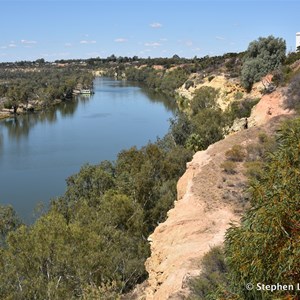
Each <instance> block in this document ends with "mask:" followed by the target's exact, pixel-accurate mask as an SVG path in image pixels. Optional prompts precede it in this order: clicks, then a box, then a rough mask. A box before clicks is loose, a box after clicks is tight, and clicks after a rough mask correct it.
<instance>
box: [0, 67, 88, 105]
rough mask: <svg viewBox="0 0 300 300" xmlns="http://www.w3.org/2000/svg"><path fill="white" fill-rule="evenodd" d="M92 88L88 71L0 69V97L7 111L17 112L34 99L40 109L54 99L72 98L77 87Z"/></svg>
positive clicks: (70, 69)
mask: <svg viewBox="0 0 300 300" xmlns="http://www.w3.org/2000/svg"><path fill="white" fill-rule="evenodd" d="M78 85H79V86H81V87H86V88H89V87H91V86H92V85H93V75H92V73H91V72H88V71H86V70H80V69H73V68H62V69H59V68H45V69H44V68H40V69H38V70H35V69H34V70H32V69H31V70H27V71H25V70H21V69H6V68H0V98H4V99H5V101H4V106H5V107H6V108H14V109H16V108H17V107H18V105H19V104H21V103H22V104H27V105H28V102H29V101H30V100H37V101H39V102H40V103H41V105H42V106H43V107H46V106H48V105H51V104H52V103H53V101H54V100H56V99H60V100H66V99H70V98H72V93H73V90H74V89H75V88H76V87H77V86H78Z"/></svg>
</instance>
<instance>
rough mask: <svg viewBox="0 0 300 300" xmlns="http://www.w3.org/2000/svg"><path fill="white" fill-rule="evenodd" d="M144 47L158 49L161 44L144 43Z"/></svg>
mask: <svg viewBox="0 0 300 300" xmlns="http://www.w3.org/2000/svg"><path fill="white" fill-rule="evenodd" d="M144 45H145V46H146V47H159V46H161V44H160V43H157V42H151V43H145V44H144Z"/></svg>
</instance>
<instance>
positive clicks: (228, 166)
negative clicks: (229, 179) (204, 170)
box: [221, 160, 237, 175]
mask: <svg viewBox="0 0 300 300" xmlns="http://www.w3.org/2000/svg"><path fill="white" fill-rule="evenodd" d="M236 167H237V165H236V163H235V162H233V161H230V160H226V161H224V162H223V163H222V164H221V168H222V169H223V171H224V172H225V173H227V174H230V175H233V174H235V173H236Z"/></svg>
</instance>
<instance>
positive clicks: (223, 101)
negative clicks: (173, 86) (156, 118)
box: [176, 74, 264, 110]
mask: <svg viewBox="0 0 300 300" xmlns="http://www.w3.org/2000/svg"><path fill="white" fill-rule="evenodd" d="M187 83H189V84H187ZM203 86H209V87H213V88H215V89H217V90H219V95H218V99H217V101H218V104H219V106H220V108H221V109H222V110H225V109H226V108H227V106H228V105H229V104H230V103H231V102H232V101H234V100H237V99H241V98H243V97H248V98H252V99H255V98H261V96H262V90H263V89H264V85H263V82H259V83H256V84H254V86H253V88H252V90H251V92H250V93H246V91H245V89H244V88H243V87H242V86H241V84H240V81H239V80H238V79H228V78H227V77H226V76H225V75H215V76H207V77H205V78H202V77H201V75H200V74H191V75H190V77H189V79H188V80H187V82H186V83H185V84H184V85H183V86H181V87H180V88H178V89H177V90H176V92H177V94H178V95H179V96H180V97H182V98H184V99H186V100H187V101H191V100H192V99H193V97H194V93H195V91H196V90H197V89H199V88H201V87H203Z"/></svg>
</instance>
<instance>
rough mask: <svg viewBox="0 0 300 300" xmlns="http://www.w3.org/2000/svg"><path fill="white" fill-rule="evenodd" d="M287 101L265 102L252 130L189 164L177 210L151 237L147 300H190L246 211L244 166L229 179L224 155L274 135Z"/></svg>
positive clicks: (273, 98) (274, 98)
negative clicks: (191, 285) (194, 280)
mask: <svg viewBox="0 0 300 300" xmlns="http://www.w3.org/2000/svg"><path fill="white" fill-rule="evenodd" d="M282 101H283V97H282V93H281V91H275V92H274V93H272V94H270V95H266V96H264V97H263V98H262V100H261V101H260V103H259V104H258V105H257V106H256V108H254V110H253V114H252V116H251V118H250V120H251V122H250V124H251V126H252V127H250V128H249V129H248V130H242V131H239V132H237V133H234V134H232V135H229V136H228V137H226V138H225V139H224V140H222V141H219V142H217V143H215V144H213V145H211V146H210V147H209V148H208V149H207V150H205V151H200V152H197V153H196V154H195V155H194V157H193V160H192V161H191V162H190V163H188V165H187V170H186V172H185V174H184V175H183V176H182V177H181V179H180V180H179V182H178V186H177V189H178V199H177V201H175V206H174V208H173V209H171V210H170V211H169V213H168V218H167V220H166V221H165V222H164V223H162V224H160V225H159V226H158V227H157V228H156V230H155V231H154V233H153V234H152V235H151V236H150V237H149V241H150V243H151V257H150V258H149V259H148V260H147V262H146V268H147V271H148V273H149V279H148V287H147V288H146V291H145V293H144V296H143V298H146V299H147V300H150V299H151V300H152V299H155V300H165V299H185V298H186V296H187V295H188V288H187V279H188V278H189V277H191V276H194V275H196V274H199V272H200V271H201V266H200V264H199V261H200V259H201V258H202V257H203V255H204V254H205V253H206V252H207V251H209V249H210V248H211V247H212V246H214V245H219V244H221V243H222V242H223V240H224V234H225V232H226V229H227V228H228V227H229V224H230V222H233V221H239V219H240V216H241V212H242V211H243V209H244V205H245V202H243V198H242V196H241V195H243V193H242V192H243V190H244V189H245V182H246V178H245V176H244V175H243V169H242V168H243V165H242V163H241V164H240V165H239V168H238V170H239V172H238V173H237V174H235V175H225V174H224V172H222V168H221V167H220V165H221V164H222V162H223V161H224V159H225V152H226V151H227V150H229V149H230V148H231V147H232V146H233V145H235V144H242V145H247V144H249V143H253V142H254V141H255V140H256V139H257V136H258V134H259V133H260V132H261V131H262V130H263V131H267V132H269V133H270V132H273V131H274V128H276V126H277V124H278V122H279V121H280V119H281V117H280V116H282V115H287V114H291V113H292V112H289V111H286V110H284V108H283V107H282Z"/></svg>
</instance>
